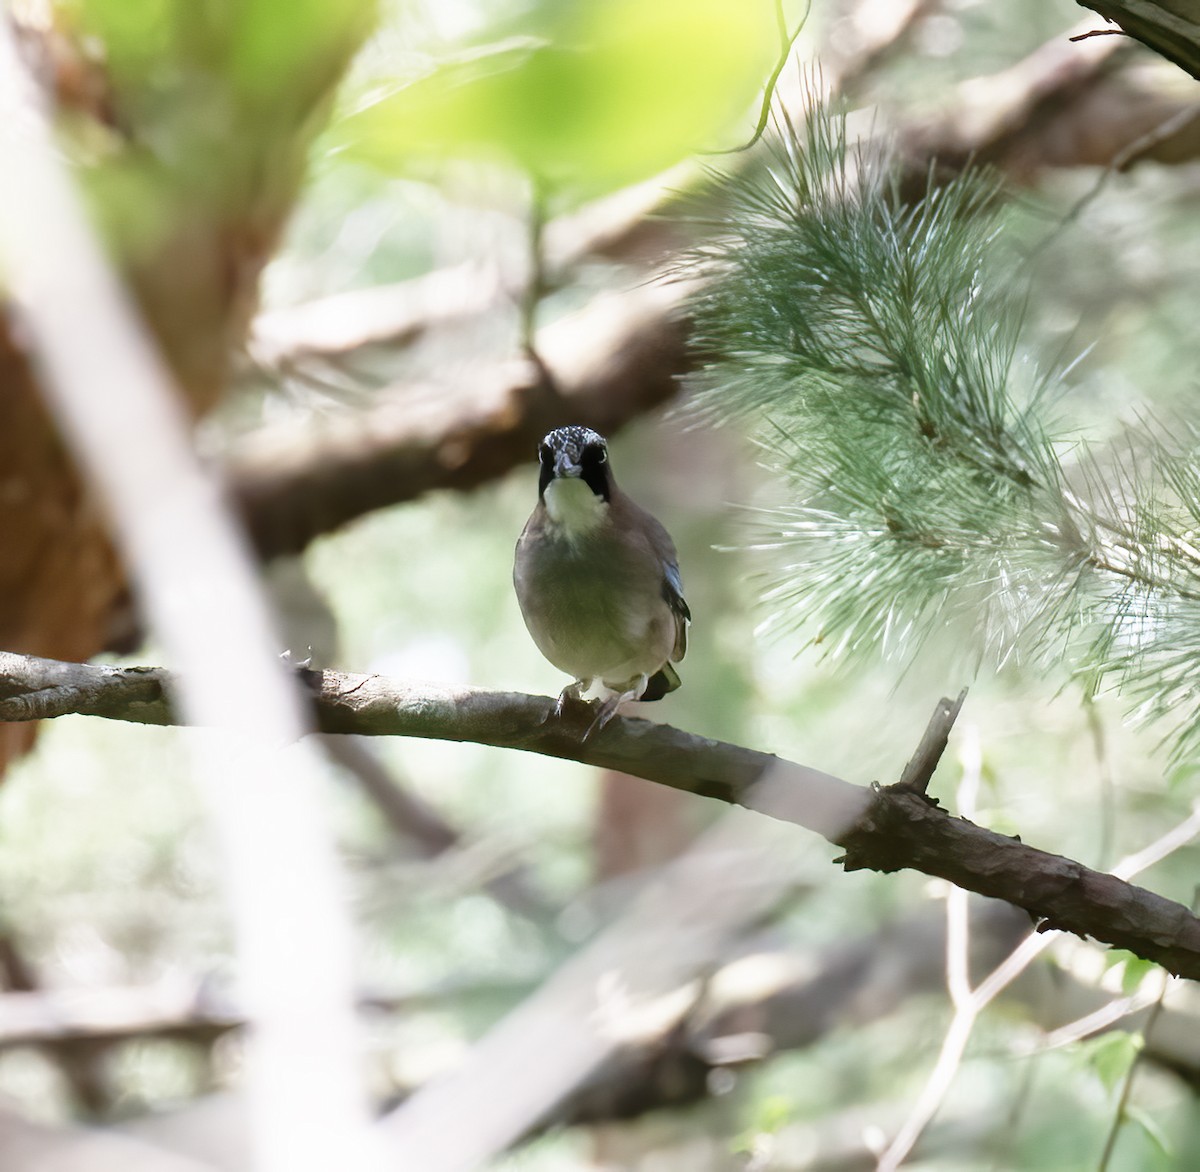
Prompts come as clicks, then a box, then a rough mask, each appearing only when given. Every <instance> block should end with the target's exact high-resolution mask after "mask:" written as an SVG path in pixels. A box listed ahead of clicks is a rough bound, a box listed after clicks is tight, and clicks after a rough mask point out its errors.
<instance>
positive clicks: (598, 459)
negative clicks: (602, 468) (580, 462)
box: [583, 444, 608, 465]
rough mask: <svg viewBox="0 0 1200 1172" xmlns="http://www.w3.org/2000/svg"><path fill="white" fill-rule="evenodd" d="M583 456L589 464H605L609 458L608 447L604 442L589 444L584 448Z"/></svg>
mask: <svg viewBox="0 0 1200 1172" xmlns="http://www.w3.org/2000/svg"><path fill="white" fill-rule="evenodd" d="M583 458H584V460H586V461H587V462H588V463H589V464H596V465H599V464H603V463H604V462H605V461H606V460H607V459H608V449H607V448H605V446H604V445H603V444H588V446H587V447H586V448H584V449H583Z"/></svg>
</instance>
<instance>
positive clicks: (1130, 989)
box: [1104, 948, 1159, 997]
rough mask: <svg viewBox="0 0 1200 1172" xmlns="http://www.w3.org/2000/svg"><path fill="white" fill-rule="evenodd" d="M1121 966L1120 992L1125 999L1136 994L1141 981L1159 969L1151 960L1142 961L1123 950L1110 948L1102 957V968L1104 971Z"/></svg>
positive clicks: (1140, 958)
mask: <svg viewBox="0 0 1200 1172" xmlns="http://www.w3.org/2000/svg"><path fill="white" fill-rule="evenodd" d="M1117 965H1121V966H1123V967H1122V970H1121V992H1122V993H1124V994H1125V996H1126V997H1128V996H1130V995H1132V994H1133V993H1135V992H1137V990H1138V988H1139V987H1140V986H1141V983H1142V981H1144V980H1145V979H1146V977H1147V976H1148V975H1149V974H1150V973H1151V972H1153V971H1154V970H1155V969H1157V968H1159V966H1158V965H1156V964H1155V963H1154V961H1152V960H1144V959H1143V958H1142V957H1140V956H1137V955H1136V954H1134V953H1132V952H1130V951H1128V950H1127V949H1124V948H1112V949H1110V950H1109V951H1108V953H1106V955H1105V957H1104V967H1105V968H1106V969H1112V968H1116V967H1117Z"/></svg>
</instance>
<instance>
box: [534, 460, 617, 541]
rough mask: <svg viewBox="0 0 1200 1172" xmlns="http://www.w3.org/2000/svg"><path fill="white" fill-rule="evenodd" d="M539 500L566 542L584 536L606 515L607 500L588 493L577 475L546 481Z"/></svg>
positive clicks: (587, 487) (585, 485)
mask: <svg viewBox="0 0 1200 1172" xmlns="http://www.w3.org/2000/svg"><path fill="white" fill-rule="evenodd" d="M542 500H544V501H545V502H546V512H547V513H548V514H549V516H550V520H551V521H552V522H553V524H554V525H555V527H556V528H557V529H558V530H559V531H560V532H561V533H562V535H563V536H564V537H566V538H567V540H568V541H575V540H577V539H578V538H580V537H586V536H587V535H588V534H589V533H591V532H592V530H594V529H595V528H596V527H597V526H598V525H600V524H602V523H603V521H604V518H605V516H606V515H607V514H608V501H606V500H605V499H604V498H603V497H602V496H597V495H596V494H595V493H594V492H592V490H591V488H590V487H589V485H588V484H587V482H586V481H584V480H581V479H580V478H579V477H578V476H564V477H562V478H560V479H558V480H552V481H550V483H549V484H547V485H546V491H545V492H544V493H543V494H542Z"/></svg>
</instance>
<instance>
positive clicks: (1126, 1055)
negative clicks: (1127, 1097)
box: [1080, 1030, 1143, 1092]
mask: <svg viewBox="0 0 1200 1172" xmlns="http://www.w3.org/2000/svg"><path fill="white" fill-rule="evenodd" d="M1142 1045H1143V1042H1142V1036H1141V1034H1131V1033H1129V1032H1128V1031H1126V1030H1110V1031H1109V1032H1108V1033H1106V1034H1101V1035H1100V1037H1098V1038H1089V1039H1088V1040H1087V1041H1085V1042H1081V1043H1080V1046H1081V1048H1082V1052H1083V1056H1084V1059H1085V1061H1086V1062H1087V1064H1088V1065H1089V1066H1090V1067H1091V1068H1092V1069H1093V1070H1094V1071H1095V1072H1096V1074H1097V1075H1098V1076H1099V1078H1100V1081H1101V1082H1102V1083H1103V1084H1104V1087H1105V1089H1106V1090H1108V1091H1110V1092H1111V1091H1112V1090H1114V1089H1115V1088H1116V1087H1117V1086H1118V1085H1119V1084H1120V1082H1121V1080H1122V1079H1124V1077H1125V1076H1126V1074H1128V1073H1129V1068H1130V1067H1131V1066H1132V1065H1133V1063H1134V1060H1135V1059H1136V1058H1137V1056H1138V1054H1139V1052H1140V1051H1141V1049H1142Z"/></svg>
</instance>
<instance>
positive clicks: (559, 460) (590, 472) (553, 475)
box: [538, 427, 612, 501]
mask: <svg viewBox="0 0 1200 1172" xmlns="http://www.w3.org/2000/svg"><path fill="white" fill-rule="evenodd" d="M538 460H539V462H540V463H541V477H540V479H539V481H538V495H539V496H541V497H542V498H543V499H544V498H545V495H546V489H547V488H548V487H549V486H550V485H551V484H552V483H553V482H554V481H556V480H568V479H572V478H573V479H576V480H581V481H582V482H583V483H584V484H586V485H587V486H588V488H590V489H591V490H592V493H593V494H594V495H595V496H597V497H599V498H600V499H601V500H603V501H607V500H608V499H609V498H610V497H611V496H612V474H611V473H610V471H609V467H608V443H607V442H606V441H605V439H604V436H602V435H600V433H599V432H595V431H593V430H592V429H591V428H590V427H559V428H556V429H555V430H554V431H552V432H550V433H549V434H548V435H547V436H546V437H545V438H544V439H543V440H542V442H541V443H540V444H539V445H538Z"/></svg>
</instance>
